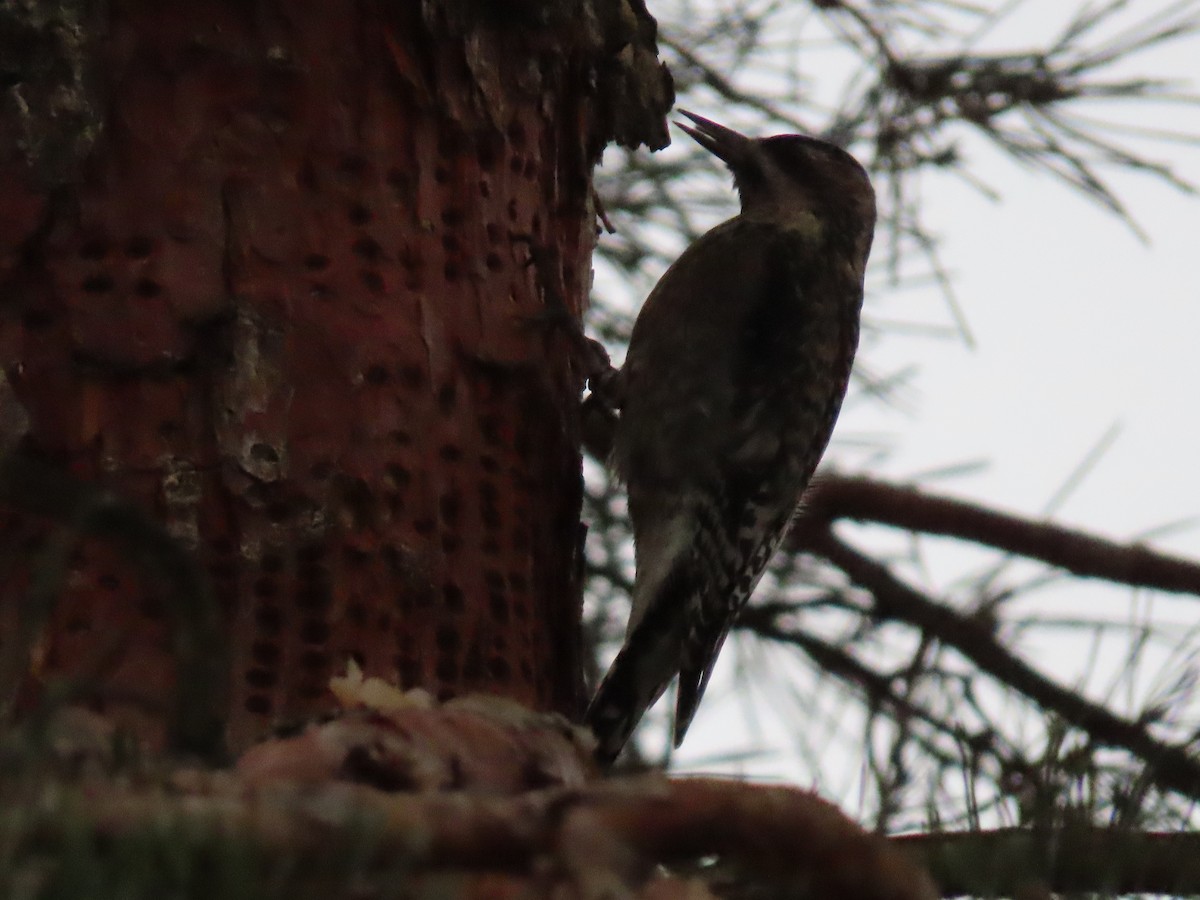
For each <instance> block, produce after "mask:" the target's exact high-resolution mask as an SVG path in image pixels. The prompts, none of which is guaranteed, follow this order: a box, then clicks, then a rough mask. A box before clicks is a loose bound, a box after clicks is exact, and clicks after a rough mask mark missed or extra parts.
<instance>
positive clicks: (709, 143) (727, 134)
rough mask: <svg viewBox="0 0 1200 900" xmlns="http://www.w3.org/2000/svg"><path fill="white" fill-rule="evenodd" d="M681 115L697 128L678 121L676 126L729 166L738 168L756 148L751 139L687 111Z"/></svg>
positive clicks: (683, 111)
mask: <svg viewBox="0 0 1200 900" xmlns="http://www.w3.org/2000/svg"><path fill="white" fill-rule="evenodd" d="M679 114H680V115H682V116H686V117H687V118H689V119H691V120H692V122H694V123H695V125H696V127H695V128H692V127H690V126H688V125H684V124H683V123H682V122H678V121H677V122H676V123H675V124H676V125H678V126H679V127H680V128H681V129H683V131H685V132H686V133H687V134H688V135H690V136H691V138H692V140H694V141H695V142H696V143H697V144H699V145H700V146H701V147H703V148H704V149H705V150H707V151H708V152H709V153H711V154H712V155H713V156H715V157H717V158H718V159H721V160H724V161H725V163H726V164H727V165H729V166H734V167H736V166H738V165H740V164H741V163H742V162H744V161H745V160H746V158H747V157H748V156H749V155H750V148H751V147H753V146H754V141H753V140H752V139H751V138H748V137H746V136H745V135H744V134H738V132H736V131H734V130H733V129H732V128H726V127H725V126H724V125H718V124H717V123H716V122H714V121H712V120H711V119H706V118H704V117H703V116H698V115H696V114H695V113H690V112H688V111H687V110H686V109H681V110H679Z"/></svg>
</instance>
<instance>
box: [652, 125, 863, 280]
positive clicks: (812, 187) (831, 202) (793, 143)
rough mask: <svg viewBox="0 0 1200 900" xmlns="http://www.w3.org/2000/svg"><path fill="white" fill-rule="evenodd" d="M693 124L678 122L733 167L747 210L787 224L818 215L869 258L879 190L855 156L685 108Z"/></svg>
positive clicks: (830, 146) (744, 210)
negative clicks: (755, 132)
mask: <svg viewBox="0 0 1200 900" xmlns="http://www.w3.org/2000/svg"><path fill="white" fill-rule="evenodd" d="M680 113H681V114H682V115H684V116H686V117H687V118H688V119H690V120H691V121H692V123H693V126H694V127H693V126H689V125H685V124H683V123H682V122H677V123H676V124H677V125H678V126H679V127H680V128H681V129H683V130H684V131H685V132H687V134H689V135H691V137H692V138H693V139H694V140H695V141H696V143H698V144H699V145H700V146H701V147H703V148H704V149H705V150H707V151H708V152H709V153H711V154H713V155H714V156H716V157H718V158H719V159H721V160H723V161H724V162H725V165H727V166H728V167H729V171H730V172H732V173H733V180H734V183H735V184H736V185H737V189H738V194H739V195H740V196H741V199H742V215H743V216H747V217H753V218H764V219H773V220H777V221H779V222H780V223H781V224H786V223H788V222H790V221H796V222H797V223H799V222H800V221H801V220H802V219H804V218H806V217H807V218H809V219H813V218H815V220H816V221H817V222H818V223H820V225H821V226H822V227H823V228H824V229H828V230H830V231H834V232H839V233H841V234H842V235H844V236H845V237H846V238H848V239H850V240H851V241H852V242H853V244H854V245H855V247H856V249H857V250H858V251H859V252H860V253H861V255H862V259H863V261H864V262H865V259H866V254H867V252H868V251H869V250H870V244H871V236H872V234H873V233H874V230H875V191H874V189H873V188H872V187H871V180H870V178H868V177H867V173H866V170H865V169H863V167H862V166H861V165H860V164H859V162H858V160H856V159H855V158H854V157H853V156H851V155H850V154H849V153H847V152H846V151H845V150H843V149H842V148H841V147H838V146H836V145H834V144H831V143H829V142H828V141H822V140H820V139H818V138H814V137H807V136H805V135H800V134H780V135H775V136H773V137H766V138H750V137H746V136H745V135H743V134H739V133H738V132H736V131H734V130H733V129H732V128H726V127H725V126H724V125H718V124H717V123H716V122H713V121H711V120H710V119H705V118H704V117H702V116H697V115H695V114H694V113H690V112H687V111H686V110H680Z"/></svg>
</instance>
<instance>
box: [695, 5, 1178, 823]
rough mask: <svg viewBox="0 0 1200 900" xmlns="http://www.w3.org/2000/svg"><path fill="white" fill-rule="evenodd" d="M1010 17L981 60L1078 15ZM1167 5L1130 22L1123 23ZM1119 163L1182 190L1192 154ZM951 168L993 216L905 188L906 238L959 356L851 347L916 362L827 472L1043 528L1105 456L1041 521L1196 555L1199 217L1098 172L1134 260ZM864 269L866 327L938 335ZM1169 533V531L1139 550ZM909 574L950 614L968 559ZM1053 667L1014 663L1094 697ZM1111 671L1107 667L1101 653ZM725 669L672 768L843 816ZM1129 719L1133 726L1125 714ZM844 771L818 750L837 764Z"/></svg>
mask: <svg viewBox="0 0 1200 900" xmlns="http://www.w3.org/2000/svg"><path fill="white" fill-rule="evenodd" d="M1025 5H1026V6H1028V7H1030V9H1029V10H1028V11H1023V10H1020V9H1018V10H1017V14H1015V15H1014V16H1013V17H1012V19H1011V21H1009V22H1008V23H1007V24H1006V25H1005V26H1004V27H1002V28H1000V29H997V31H996V33H995V34H994V35H993V36H992V37H991V39H990V41H989V42H988V45H989V46H992V47H997V46H999V47H1006V48H1008V49H1013V48H1020V49H1028V46H1027V45H1028V43H1029V42H1030V40H1031V38H1025V39H1024V40H1023V36H1024V35H1032V36H1033V38H1032V39H1037V38H1044V37H1045V35H1047V34H1048V33H1052V31H1053V27H1052V26H1050V25H1048V23H1047V20H1048V19H1050V18H1052V17H1053V16H1054V15H1055V14H1058V15H1059V16H1061V17H1062V18H1065V17H1066V16H1067V15H1068V14H1069V13H1070V12H1071V11H1072V10H1074V9H1076V8H1077V7H1078V6H1079V3H1077V2H1075V0H1056V2H1048V0H1042V2H1039V3H1029V4H1025ZM1164 5H1165V4H1154V3H1141V4H1132V6H1133V8H1134V11H1135V15H1136V14H1138V10H1139V9H1140V10H1143V11H1144V10H1145V9H1146V8H1154V7H1156V6H1157V7H1162V6H1164ZM1126 21H1128V20H1126ZM1197 59H1200V39H1196V38H1190V39H1187V40H1184V41H1180V42H1178V43H1176V44H1174V45H1171V46H1168V47H1166V48H1163V49H1157V50H1152V51H1149V52H1147V53H1144V54H1142V55H1140V56H1136V57H1134V58H1133V59H1132V60H1131V61H1130V62H1129V63H1127V64H1125V65H1123V66H1121V67H1120V69H1117V70H1115V72H1114V73H1113V74H1126V75H1128V74H1136V75H1146V74H1153V75H1155V76H1163V77H1175V78H1179V79H1181V80H1191V81H1192V82H1193V83H1192V84H1191V89H1192V90H1193V91H1195V90H1198V88H1197V85H1196V84H1195V83H1194V82H1195V79H1196V78H1197V76H1198V75H1200V64H1198V63H1197ZM689 102H693V101H692V100H690V99H689ZM695 109H696V111H697V112H700V113H701V114H705V115H713V117H717V116H716V114H715V113H714V112H712V111H710V110H707V109H704V108H702V107H698V106H697V107H696V108H695ZM1089 111H1090V112H1094V113H1095V114H1097V115H1101V116H1104V117H1106V118H1116V119H1118V120H1120V121H1122V122H1125V123H1130V124H1138V125H1141V126H1144V127H1148V128H1155V129H1170V130H1173V131H1181V132H1187V133H1190V134H1192V135H1200V108H1197V107H1192V108H1188V107H1185V106H1174V107H1164V106H1161V105H1141V106H1138V105H1134V104H1123V105H1118V104H1110V105H1108V106H1104V105H1101V104H1095V105H1093V106H1091V107H1089ZM676 140H679V136H678V135H676ZM1133 146H1134V147H1135V148H1137V149H1139V150H1141V151H1143V152H1144V153H1146V154H1147V155H1149V156H1150V157H1152V158H1155V159H1158V160H1162V161H1166V162H1170V163H1171V164H1172V166H1173V167H1174V168H1175V169H1176V171H1177V173H1178V174H1179V175H1181V176H1182V177H1184V178H1185V179H1187V180H1189V181H1191V182H1193V183H1196V184H1200V148H1198V147H1197V146H1196V145H1195V144H1192V145H1184V144H1164V143H1152V144H1147V143H1140V144H1134V145H1133ZM961 149H962V150H963V151H964V152H965V154H966V156H967V157H968V163H969V166H970V168H971V170H972V172H973V173H974V174H975V175H977V176H978V177H980V178H981V179H982V180H983V181H985V182H987V183H988V184H990V185H991V186H992V187H993V188H995V189H996V190H997V191H998V192H999V193H1000V194H1002V199H1001V200H1000V201H999V202H995V201H992V200H989V199H987V198H985V197H983V196H981V195H980V194H979V193H978V192H976V191H974V190H973V189H972V188H970V187H969V186H968V185H967V184H965V183H964V182H962V181H960V180H957V179H954V178H952V177H946V176H936V177H935V176H929V177H925V178H923V181H922V196H923V198H924V208H925V211H926V216H925V221H926V223H927V224H928V226H929V227H930V228H931V230H932V231H934V232H935V233H936V234H937V235H939V236H940V238H941V240H942V254H943V258H944V260H945V261H946V264H947V267H948V268H949V270H950V273H951V275H952V277H953V283H954V289H955V291H956V294H957V297H958V299H959V302H960V305H961V308H962V313H963V315H964V317H965V319H966V321H967V324H968V325H969V328H970V331H971V334H972V336H973V339H974V343H973V345H968V344H967V343H966V342H965V341H962V340H955V339H952V338H951V339H947V338H939V339H934V338H931V337H928V336H920V335H914V336H910V337H905V336H897V335H896V334H895V333H892V334H890V335H888V336H887V337H886V338H884V339H882V340H879V341H868V342H867V343H866V344H865V345H864V350H863V356H862V358H863V359H865V360H868V361H869V364H870V366H871V367H872V369H873V370H875V371H876V372H881V373H882V372H888V371H896V370H899V369H903V368H906V367H908V366H913V365H915V366H916V367H917V369H918V373H917V375H916V376H915V377H914V379H913V380H912V381H911V382H910V385H909V387H908V389H906V390H905V391H904V392H903V394H902V399H903V402H902V403H901V404H899V405H898V406H897V407H892V408H887V407H883V406H881V405H880V404H877V403H856V404H854V405H852V406H851V407H850V408H848V409H847V410H846V411H845V412H844V413H843V417H842V421H841V422H840V423H839V426H838V431H837V434H836V436H835V444H834V447H833V449H832V451H831V458H832V459H833V460H834V461H836V462H838V463H839V464H840V465H841V466H842V467H843V468H845V469H846V470H848V471H864V472H866V473H868V474H871V475H875V476H881V477H888V478H894V479H898V480H908V479H913V478H917V477H918V476H923V475H924V474H925V473H929V472H931V471H933V470H937V469H941V468H945V469H952V468H954V467H957V466H960V465H962V464H968V463H973V462H979V463H985V464H986V465H980V466H977V467H968V468H965V469H963V470H962V471H959V472H957V473H956V474H945V475H943V476H941V477H938V478H934V479H927V478H922V483H924V484H926V485H927V486H929V487H932V488H935V489H937V490H939V491H943V492H946V493H950V494H953V495H956V496H959V497H963V498H966V499H972V500H976V501H978V502H980V503H982V504H984V505H988V506H994V507H999V508H1002V509H1005V510H1008V511H1012V512H1016V513H1021V514H1026V515H1030V516H1040V515H1042V514H1043V513H1044V512H1045V511H1046V510H1047V508H1048V505H1049V504H1050V503H1051V501H1052V500H1053V499H1054V498H1055V496H1056V494H1058V492H1059V491H1060V489H1061V488H1063V486H1064V485H1065V484H1066V483H1067V482H1068V480H1069V479H1070V478H1071V475H1072V473H1073V472H1074V471H1075V470H1076V469H1077V468H1078V467H1079V466H1080V465H1081V463H1083V461H1084V460H1085V459H1087V458H1088V457H1089V454H1090V453H1093V451H1096V450H1097V448H1098V447H1099V446H1100V445H1101V444H1103V446H1104V450H1103V453H1102V454H1100V455H1099V458H1098V459H1097V460H1096V461H1095V464H1094V465H1093V466H1092V467H1091V468H1090V469H1089V471H1088V472H1087V473H1086V476H1085V477H1083V478H1082V480H1080V481H1079V483H1078V484H1076V485H1075V486H1074V487H1073V489H1072V490H1071V491H1070V492H1069V495H1068V496H1066V498H1065V499H1064V500H1062V502H1061V503H1059V504H1058V505H1057V506H1056V509H1055V518H1056V519H1057V520H1058V521H1060V522H1063V523H1066V524H1068V525H1072V526H1078V527H1080V528H1082V529H1086V530H1088V531H1092V532H1095V533H1099V534H1102V535H1105V536H1107V537H1110V538H1114V539H1118V540H1138V539H1143V538H1146V539H1147V540H1148V542H1149V543H1151V544H1152V545H1154V546H1156V547H1158V548H1161V549H1163V550H1166V551H1171V552H1174V553H1177V554H1180V555H1185V556H1191V557H1193V558H1200V200H1198V199H1197V198H1196V197H1194V196H1187V195H1184V194H1181V193H1180V192H1178V191H1177V190H1175V189H1173V188H1170V187H1168V186H1166V185H1165V184H1163V183H1162V182H1161V181H1157V180H1155V179H1152V178H1150V177H1148V176H1142V177H1139V176H1133V175H1127V174H1112V175H1111V183H1112V185H1113V186H1114V187H1115V188H1116V193H1117V194H1118V195H1119V196H1120V198H1121V200H1122V201H1123V202H1124V203H1125V204H1126V205H1127V207H1128V209H1129V212H1130V213H1131V215H1132V216H1133V218H1134V219H1135V220H1136V221H1137V223H1138V224H1139V225H1140V227H1141V228H1142V229H1143V231H1144V233H1145V235H1146V237H1147V241H1146V242H1145V243H1143V242H1142V241H1141V240H1139V238H1138V237H1137V236H1135V234H1134V233H1133V232H1132V231H1131V230H1130V229H1129V228H1128V227H1127V226H1126V225H1124V224H1123V223H1122V222H1120V221H1119V220H1118V219H1117V218H1115V217H1113V216H1112V215H1110V214H1108V213H1106V212H1105V211H1103V210H1102V209H1100V208H1099V207H1098V206H1096V205H1094V204H1092V203H1090V202H1088V201H1087V200H1085V199H1084V198H1083V197H1081V196H1080V195H1079V194H1077V193H1074V192H1072V191H1071V190H1069V189H1068V188H1067V187H1065V186H1063V185H1062V184H1060V183H1059V182H1057V181H1055V180H1054V179H1052V178H1051V177H1050V176H1049V175H1046V174H1038V173H1033V172H1030V171H1029V170H1027V169H1024V168H1020V167H1018V166H1016V165H1014V164H1013V163H1012V162H1011V161H1009V160H1008V159H1007V158H1006V157H1002V156H1001V155H1000V154H999V153H998V152H996V151H995V150H994V149H992V148H990V147H989V146H988V144H987V143H986V141H984V140H982V139H968V140H966V141H964V142H963V143H962V144H961ZM1110 174H1111V173H1110ZM882 262H883V260H882V259H879V258H876V259H875V260H873V263H874V264H876V271H875V272H874V274H873V276H872V278H871V279H869V284H871V285H873V287H874V288H875V289H874V290H872V291H871V292H870V293H869V294H868V298H867V302H866V307H867V314H868V316H873V317H875V318H877V319H880V320H888V321H905V322H914V323H927V324H931V325H937V326H942V327H948V326H950V325H952V318H953V317H952V315H951V314H950V312H949V311H948V308H947V305H946V301H945V298H944V297H943V296H942V294H941V293H940V292H939V291H938V290H937V289H936V288H932V287H931V288H929V289H927V290H906V291H902V292H896V291H889V290H885V289H884V281H885V279H884V274H883V272H882V271H881V267H880V266H879V264H880V263H882ZM873 444H884V445H886V446H887V447H888V448H889V450H888V452H887V453H886V454H883V455H880V454H877V453H872V452H868V450H866V449H865V447H868V446H871V445H873ZM1172 523H1183V524H1176V527H1174V528H1172V529H1170V530H1167V531H1162V532H1159V531H1157V530H1158V529H1161V528H1162V527H1163V526H1167V525H1171V524H1172ZM882 539H883V540H885V541H886V540H887V537H886V536H883V537H882ZM924 561H925V564H926V570H927V574H926V576H925V578H924V579H923V581H922V583H923V584H925V585H935V586H938V587H939V588H941V589H943V590H944V591H945V592H946V593H947V594H949V595H951V596H953V591H954V587H955V585H956V584H960V583H961V582H960V579H965V578H967V577H969V576H970V575H971V574H972V573H977V572H978V571H979V569H980V563H981V560H980V558H979V557H978V555H975V554H971V553H964V552H963V551H962V550H961V549H959V548H954V547H950V546H947V545H944V544H942V543H936V542H930V545H929V546H928V547H927V548H926V557H925V560H924ZM1131 599H1132V597H1131V592H1130V591H1127V590H1125V591H1116V590H1113V591H1103V590H1098V589H1096V586H1095V585H1094V584H1087V583H1083V584H1078V583H1077V584H1074V585H1070V586H1067V587H1059V588H1057V589H1054V590H1052V591H1049V592H1047V591H1041V592H1036V593H1035V594H1033V595H1031V602H1033V603H1045V604H1046V605H1047V607H1055V608H1058V607H1062V606H1063V605H1064V604H1065V605H1066V607H1067V608H1069V607H1070V606H1071V604H1074V605H1075V606H1076V607H1077V608H1091V609H1092V610H1093V611H1095V610H1096V609H1097V605H1098V604H1099V605H1104V604H1109V605H1111V611H1112V617H1113V618H1114V619H1116V620H1118V621H1119V620H1121V618H1122V617H1123V616H1126V617H1127V616H1129V615H1130V613H1129V610H1130V608H1131V605H1132V604H1131ZM1156 599H1157V598H1149V600H1150V601H1155V600H1156ZM1140 602H1142V603H1145V602H1149V601H1147V598H1145V597H1143V598H1142V600H1141V601H1140ZM1154 608H1155V610H1157V612H1156V613H1155V614H1161V615H1167V616H1178V617H1180V621H1181V627H1182V625H1186V624H1190V623H1193V622H1195V621H1197V620H1198V619H1200V617H1196V616H1195V615H1194V614H1191V613H1190V606H1189V605H1184V606H1179V605H1178V604H1176V605H1172V603H1171V602H1170V601H1167V602H1157V605H1155V606H1154ZM1061 648H1062V645H1056V646H1039V645H1038V644H1037V641H1036V639H1035V640H1033V642H1032V643H1025V644H1022V645H1021V646H1020V649H1021V651H1022V653H1023V654H1024V655H1026V658H1030V657H1031V656H1032V657H1034V658H1033V659H1031V661H1033V662H1034V663H1035V664H1036V665H1038V666H1040V667H1042V668H1044V669H1045V670H1047V671H1050V672H1052V673H1054V674H1055V675H1057V676H1058V677H1060V678H1062V679H1063V680H1064V683H1067V684H1069V685H1076V686H1078V685H1080V684H1082V685H1084V686H1086V688H1087V689H1088V690H1089V692H1093V695H1095V693H1094V692H1095V691H1103V690H1105V689H1106V687H1107V686H1109V685H1110V682H1109V681H1106V680H1105V678H1106V677H1107V673H1105V672H1103V671H1100V672H1099V673H1096V672H1092V671H1089V672H1082V671H1081V668H1080V660H1079V656H1078V654H1075V655H1072V654H1070V653H1065V654H1064V653H1063V652H1062V649H1061ZM736 652H737V651H736V649H735V650H734V653H733V654H730V653H729V651H727V656H735V655H736ZM1115 652H1116V653H1117V656H1118V657H1119V656H1120V654H1121V650H1120V648H1118V649H1117V650H1116V651H1115ZM724 662H725V666H724V667H723V672H722V673H721V674H720V675H719V676H718V678H717V679H716V680H715V681H714V688H713V689H712V690H710V696H709V698H707V699H706V702H705V705H704V706H703V707H702V709H701V711H700V713H699V715H698V716H697V719H696V721H695V723H694V725H693V727H692V731H691V733H690V735H689V738H688V741H687V742H686V743H685V746H684V749H683V752H682V753H681V755H680V756H679V759H678V761H679V765H680V768H683V769H688V768H692V767H703V768H704V769H705V770H707V771H713V770H717V771H734V772H746V773H751V774H754V775H757V776H773V777H783V778H786V779H789V780H799V781H801V782H802V783H819V784H821V785H822V787H823V789H825V790H826V791H832V792H833V793H835V794H836V795H838V796H839V797H840V798H841V799H842V800H843V802H847V801H849V802H851V803H853V795H854V783H855V778H856V774H855V772H854V771H849V772H846V771H842V772H839V771H838V766H837V765H836V763H832V764H831V762H830V759H829V758H828V756H827V757H826V758H824V759H813V758H809V759H805V758H802V757H801V756H797V755H796V754H795V753H794V752H793V750H794V749H795V748H794V747H793V745H792V743H791V738H790V737H789V733H788V731H787V729H786V728H782V727H780V726H779V725H778V724H777V723H774V722H772V706H773V704H775V705H777V704H778V703H779V699H778V696H777V695H776V694H771V693H770V692H769V691H766V692H764V693H763V694H762V695H761V696H759V698H758V699H759V700H761V701H762V702H761V703H760V704H757V705H756V706H754V707H753V708H752V709H751V712H750V713H749V714H748V713H747V705H746V704H745V703H744V702H739V701H738V700H736V699H734V700H732V701H731V700H730V698H729V696H728V694H729V691H728V687H729V685H730V683H731V678H732V675H731V670H732V669H733V666H732V665H730V660H729V659H726V660H725V661H724ZM1161 675H1162V673H1159V677H1161ZM1143 687H1144V686H1143ZM751 690H752V688H751ZM820 690H821V689H820V688H819V687H818V688H817V692H818V696H817V697H816V698H815V699H813V700H812V703H813V704H814V707H813V709H817V710H819V714H820V715H821V716H822V717H824V720H823V721H822V722H821V723H819V725H816V724H815V726H814V727H821V728H824V727H827V726H829V727H834V728H836V726H837V725H838V724H839V723H838V718H839V714H840V706H839V704H841V702H842V701H840V700H838V699H837V697H836V695H834V694H832V693H828V694H827V697H826V699H827V700H828V703H827V704H826V705H825V706H821V703H822V700H821V696H820ZM806 702H807V701H806ZM1129 703H1130V706H1131V707H1132V708H1136V707H1137V700H1136V698H1131V699H1130V700H1129ZM810 711H811V710H810ZM842 724H843V725H844V726H845V729H844V735H843V736H844V737H846V738H847V739H848V740H850V741H854V740H855V737H854V733H853V731H854V727H855V725H854V723H853V722H846V723H842ZM748 726H749V727H750V728H751V730H750V731H747V727H748ZM762 742H766V743H767V744H769V745H772V746H773V747H774V752H770V753H767V754H765V755H762V756H758V757H755V758H754V759H752V760H751V761H749V762H746V763H739V762H733V763H726V764H722V765H714V764H713V763H712V759H713V756H714V755H719V754H721V753H725V752H730V753H736V752H738V751H740V750H745V749H748V748H750V747H753V746H755V745H756V744H761V743H762ZM834 743H836V742H834ZM834 743H831V745H830V746H831V748H833V747H834ZM841 752H842V751H841V750H837V749H831V750H830V753H831V754H833V755H835V756H836V755H837V754H839V753H841ZM814 769H817V770H819V771H814Z"/></svg>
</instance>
